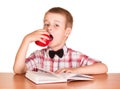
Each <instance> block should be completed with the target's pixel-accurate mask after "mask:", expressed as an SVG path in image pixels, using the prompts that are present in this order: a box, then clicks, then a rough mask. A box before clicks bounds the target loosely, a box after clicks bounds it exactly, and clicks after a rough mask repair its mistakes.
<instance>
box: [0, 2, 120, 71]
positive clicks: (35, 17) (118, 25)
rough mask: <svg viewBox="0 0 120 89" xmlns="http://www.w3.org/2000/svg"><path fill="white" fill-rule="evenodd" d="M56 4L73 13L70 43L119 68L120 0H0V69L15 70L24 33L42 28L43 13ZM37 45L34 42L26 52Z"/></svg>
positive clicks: (76, 48) (29, 51)
mask: <svg viewBox="0 0 120 89" xmlns="http://www.w3.org/2000/svg"><path fill="white" fill-rule="evenodd" d="M55 6H60V7H63V8H65V9H67V10H69V11H70V12H71V13H72V15H73V17H74V27H73V31H72V33H71V35H70V37H69V39H68V40H67V46H68V47H71V48H73V49H75V50H78V51H80V52H82V53H84V54H86V55H88V56H90V57H92V58H95V59H98V60H101V61H102V62H104V63H105V64H106V65H107V66H108V68H109V71H108V72H120V69H119V68H120V63H119V61H120V32H119V31H120V0H79V1H78V0H0V72H13V64H14V59H15V55H16V52H17V50H18V48H19V45H20V43H21V41H22V39H23V37H24V36H25V35H26V34H28V33H30V32H32V31H34V30H37V29H39V28H42V25H43V23H42V20H43V16H44V13H45V12H46V11H47V10H48V9H50V8H51V7H55ZM36 49H41V47H38V46H36V45H35V44H34V43H33V44H31V45H30V48H29V50H28V54H27V55H29V54H30V53H31V52H32V51H34V50H36ZM98 69H99V68H98Z"/></svg>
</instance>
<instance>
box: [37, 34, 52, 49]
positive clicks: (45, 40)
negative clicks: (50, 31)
mask: <svg viewBox="0 0 120 89" xmlns="http://www.w3.org/2000/svg"><path fill="white" fill-rule="evenodd" d="M43 35H45V36H47V37H48V38H49V39H45V38H41V39H42V40H43V41H44V42H45V43H42V42H40V41H35V43H36V44H37V45H39V46H42V47H44V46H47V45H48V44H49V42H50V35H46V34H43Z"/></svg>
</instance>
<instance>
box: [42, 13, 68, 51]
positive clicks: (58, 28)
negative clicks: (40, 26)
mask: <svg viewBox="0 0 120 89" xmlns="http://www.w3.org/2000/svg"><path fill="white" fill-rule="evenodd" d="M44 29H45V30H47V31H48V32H49V33H50V34H51V35H52V36H53V40H52V41H51V42H50V44H49V47H51V48H54V49H56V50H57V49H59V48H61V47H62V46H63V45H64V43H65V41H66V38H67V36H68V34H67V33H68V30H67V29H68V28H66V18H65V16H64V15H61V14H56V13H50V12H49V13H47V14H46V15H45V17H44Z"/></svg>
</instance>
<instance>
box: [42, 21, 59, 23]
mask: <svg viewBox="0 0 120 89" xmlns="http://www.w3.org/2000/svg"><path fill="white" fill-rule="evenodd" d="M46 21H48V20H44V22H46ZM55 22H58V23H61V21H58V20H55Z"/></svg>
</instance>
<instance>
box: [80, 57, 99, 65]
mask: <svg viewBox="0 0 120 89" xmlns="http://www.w3.org/2000/svg"><path fill="white" fill-rule="evenodd" d="M98 62H101V61H99V60H96V59H93V58H90V57H88V56H86V55H82V59H81V66H87V65H92V64H95V63H98Z"/></svg>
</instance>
